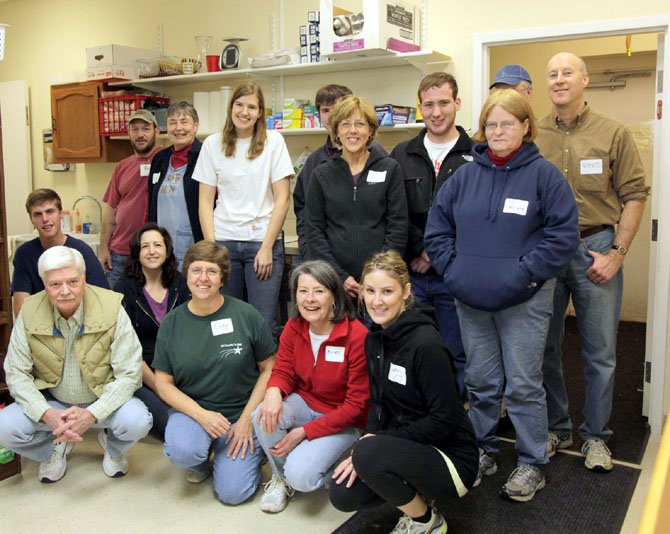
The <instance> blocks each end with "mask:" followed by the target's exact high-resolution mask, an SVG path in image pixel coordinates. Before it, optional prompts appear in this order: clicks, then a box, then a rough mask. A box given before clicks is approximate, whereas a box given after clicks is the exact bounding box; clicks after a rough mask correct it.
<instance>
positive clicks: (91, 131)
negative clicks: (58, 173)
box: [51, 82, 132, 163]
mask: <svg viewBox="0 0 670 534" xmlns="http://www.w3.org/2000/svg"><path fill="white" fill-rule="evenodd" d="M103 87H104V84H103V83H102V82H83V83H70V84H64V85H52V86H51V127H52V130H53V155H54V162H55V163H106V162H114V161H120V160H122V159H123V158H125V157H126V156H129V155H130V154H131V153H132V148H131V146H130V144H129V143H128V141H125V140H119V139H109V138H108V137H104V136H101V135H100V124H99V115H98V99H99V98H100V92H101V91H102V89H103Z"/></svg>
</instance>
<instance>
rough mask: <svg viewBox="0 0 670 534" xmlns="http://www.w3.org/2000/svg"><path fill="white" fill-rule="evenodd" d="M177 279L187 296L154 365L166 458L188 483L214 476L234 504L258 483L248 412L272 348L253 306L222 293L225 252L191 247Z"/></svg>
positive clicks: (206, 245) (166, 324) (168, 320)
mask: <svg viewBox="0 0 670 534" xmlns="http://www.w3.org/2000/svg"><path fill="white" fill-rule="evenodd" d="M183 273H184V276H185V277H186V282H187V284H188V288H189V290H190V291H191V295H192V298H191V300H190V301H189V302H187V303H186V304H184V305H182V306H179V307H178V308H176V309H175V310H174V311H172V312H170V313H169V314H168V315H166V316H165V319H163V322H162V323H161V326H160V329H159V330H158V338H157V340H156V352H155V355H154V361H153V367H154V369H155V370H156V387H157V389H158V393H159V395H160V396H161V398H162V399H163V400H164V401H165V402H166V403H167V404H168V405H169V406H171V409H170V411H169V419H168V424H167V427H166V429H165V456H166V457H167V458H168V459H169V460H170V461H171V462H172V463H173V464H175V465H177V466H178V467H185V468H187V469H188V470H189V472H188V475H187V477H186V479H187V480H188V481H189V482H191V483H198V482H202V481H203V480H205V479H206V478H207V477H208V476H209V474H210V471H211V470H213V477H214V491H215V492H216V494H217V496H218V498H219V499H220V500H221V501H223V502H225V503H226V504H239V503H241V502H244V501H245V500H247V499H248V498H250V497H251V496H253V494H254V493H255V492H256V489H257V488H258V485H259V483H260V479H261V460H262V457H263V451H262V449H261V447H260V445H259V443H258V441H257V439H256V436H255V435H254V430H253V426H252V423H251V413H252V412H253V410H254V409H255V408H256V406H257V405H258V404H259V403H260V402H261V401H262V400H263V395H264V393H265V386H266V384H267V381H268V378H269V377H270V373H271V370H272V365H273V363H274V360H275V358H274V353H275V351H276V345H275V342H274V340H273V338H272V334H271V332H270V329H269V327H268V325H267V323H266V322H265V321H264V320H263V318H262V317H261V315H260V314H259V313H258V312H257V311H256V310H255V309H254V308H253V307H252V306H251V305H249V304H247V303H245V302H243V301H241V300H238V299H235V298H233V297H230V296H224V295H222V294H221V293H220V291H219V290H220V289H221V287H222V286H223V284H225V282H226V280H227V278H228V275H229V273H230V260H229V257H228V251H227V250H226V248H225V247H220V246H218V245H216V244H215V243H212V242H210V241H201V242H199V243H196V244H195V245H193V246H191V247H190V248H189V249H188V251H187V252H186V255H185V257H184V265H183ZM210 454H211V456H212V461H211V464H212V467H211V468H210Z"/></svg>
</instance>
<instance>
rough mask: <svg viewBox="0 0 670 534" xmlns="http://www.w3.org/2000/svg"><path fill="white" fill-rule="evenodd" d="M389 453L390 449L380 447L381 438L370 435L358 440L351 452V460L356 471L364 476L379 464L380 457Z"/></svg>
mask: <svg viewBox="0 0 670 534" xmlns="http://www.w3.org/2000/svg"><path fill="white" fill-rule="evenodd" d="M387 454H388V451H384V450H383V447H380V444H379V438H378V437H377V436H370V437H368V438H365V439H361V440H358V441H357V442H356V445H355V446H354V450H353V451H352V453H351V461H352V463H353V464H354V469H355V470H356V473H357V474H358V475H359V476H362V475H363V473H369V472H370V469H371V468H374V467H375V466H378V465H379V460H380V458H384V457H385V456H386V455H387ZM363 478H365V476H363Z"/></svg>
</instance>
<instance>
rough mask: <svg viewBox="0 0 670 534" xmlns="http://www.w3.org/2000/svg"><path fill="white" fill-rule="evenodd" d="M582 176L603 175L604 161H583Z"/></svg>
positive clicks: (581, 162) (580, 163)
mask: <svg viewBox="0 0 670 534" xmlns="http://www.w3.org/2000/svg"><path fill="white" fill-rule="evenodd" d="M579 172H580V174H602V173H603V160H601V159H583V160H581V161H580V162H579Z"/></svg>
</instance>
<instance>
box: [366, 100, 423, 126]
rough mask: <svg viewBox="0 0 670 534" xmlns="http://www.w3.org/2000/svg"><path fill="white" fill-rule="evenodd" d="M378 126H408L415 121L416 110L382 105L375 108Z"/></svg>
mask: <svg viewBox="0 0 670 534" xmlns="http://www.w3.org/2000/svg"><path fill="white" fill-rule="evenodd" d="M375 113H376V114H377V122H378V123H379V126H393V125H394V124H409V123H411V122H415V121H416V109H415V108H412V107H408V106H395V105H393V104H383V105H381V106H375Z"/></svg>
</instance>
